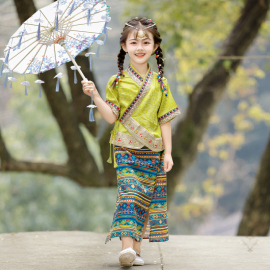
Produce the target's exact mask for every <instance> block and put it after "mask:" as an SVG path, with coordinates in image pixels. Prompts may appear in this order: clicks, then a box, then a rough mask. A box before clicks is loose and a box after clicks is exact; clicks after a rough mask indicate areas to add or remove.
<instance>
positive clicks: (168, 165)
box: [163, 154, 173, 172]
mask: <svg viewBox="0 0 270 270" xmlns="http://www.w3.org/2000/svg"><path fill="white" fill-rule="evenodd" d="M163 162H164V171H165V172H169V171H170V170H171V169H172V166H173V160H172V155H171V154H165V155H164V161H163Z"/></svg>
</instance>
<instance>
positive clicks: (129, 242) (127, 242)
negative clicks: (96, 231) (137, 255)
mask: <svg viewBox="0 0 270 270" xmlns="http://www.w3.org/2000/svg"><path fill="white" fill-rule="evenodd" d="M121 240H122V250H124V249H126V248H128V247H133V238H132V237H130V236H124V237H121Z"/></svg>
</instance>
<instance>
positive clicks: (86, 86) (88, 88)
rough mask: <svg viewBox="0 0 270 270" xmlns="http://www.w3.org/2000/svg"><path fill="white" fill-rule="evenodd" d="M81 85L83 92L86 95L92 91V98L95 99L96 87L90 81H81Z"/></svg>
mask: <svg viewBox="0 0 270 270" xmlns="http://www.w3.org/2000/svg"><path fill="white" fill-rule="evenodd" d="M82 85H83V92H84V93H85V94H86V95H88V96H92V92H93V99H95V97H97V96H98V95H99V93H98V91H97V88H96V86H95V84H94V83H93V82H92V81H82Z"/></svg>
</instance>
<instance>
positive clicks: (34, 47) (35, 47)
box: [13, 43, 39, 70]
mask: <svg viewBox="0 0 270 270" xmlns="http://www.w3.org/2000/svg"><path fill="white" fill-rule="evenodd" d="M32 44H33V43H32ZM32 44H31V45H32ZM38 44H39V43H38ZM38 44H37V45H38ZM37 45H36V46H35V47H34V48H33V49H32V50H34V49H35V48H36V47H37ZM32 50H30V51H29V52H28V54H29V53H30V52H31V51H32ZM28 54H27V55H28ZM27 55H25V56H24V58H25V57H26V56H27ZM24 58H23V59H21V61H20V62H19V63H18V64H17V65H16V66H15V67H14V68H13V70H14V69H15V68H16V67H17V66H18V65H19V64H20V63H21V62H22V61H23V60H24Z"/></svg>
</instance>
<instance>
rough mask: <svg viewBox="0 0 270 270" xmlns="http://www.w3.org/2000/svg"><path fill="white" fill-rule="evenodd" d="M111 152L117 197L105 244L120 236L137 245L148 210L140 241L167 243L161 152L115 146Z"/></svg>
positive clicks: (164, 174)
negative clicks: (145, 225)
mask: <svg viewBox="0 0 270 270" xmlns="http://www.w3.org/2000/svg"><path fill="white" fill-rule="evenodd" d="M114 153H115V161H116V163H117V167H116V175H117V184H118V194H117V199H116V205H115V211H114V215H113V221H112V225H111V229H110V232H109V234H108V235H107V237H106V241H105V244H106V243H107V242H108V241H109V240H111V238H113V237H119V239H120V240H121V237H124V236H130V237H133V238H134V239H135V240H136V241H138V242H140V241H141V240H142V231H143V227H144V223H145V219H146V216H147V212H148V211H149V220H148V224H147V227H146V232H145V235H144V237H143V238H144V239H149V242H165V241H168V240H169V234H168V222H167V179H166V172H165V171H164V162H163V161H164V150H163V151H160V152H154V151H152V150H151V149H149V148H148V147H146V146H144V147H143V148H141V149H132V148H126V147H121V146H116V145H115V146H114Z"/></svg>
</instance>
